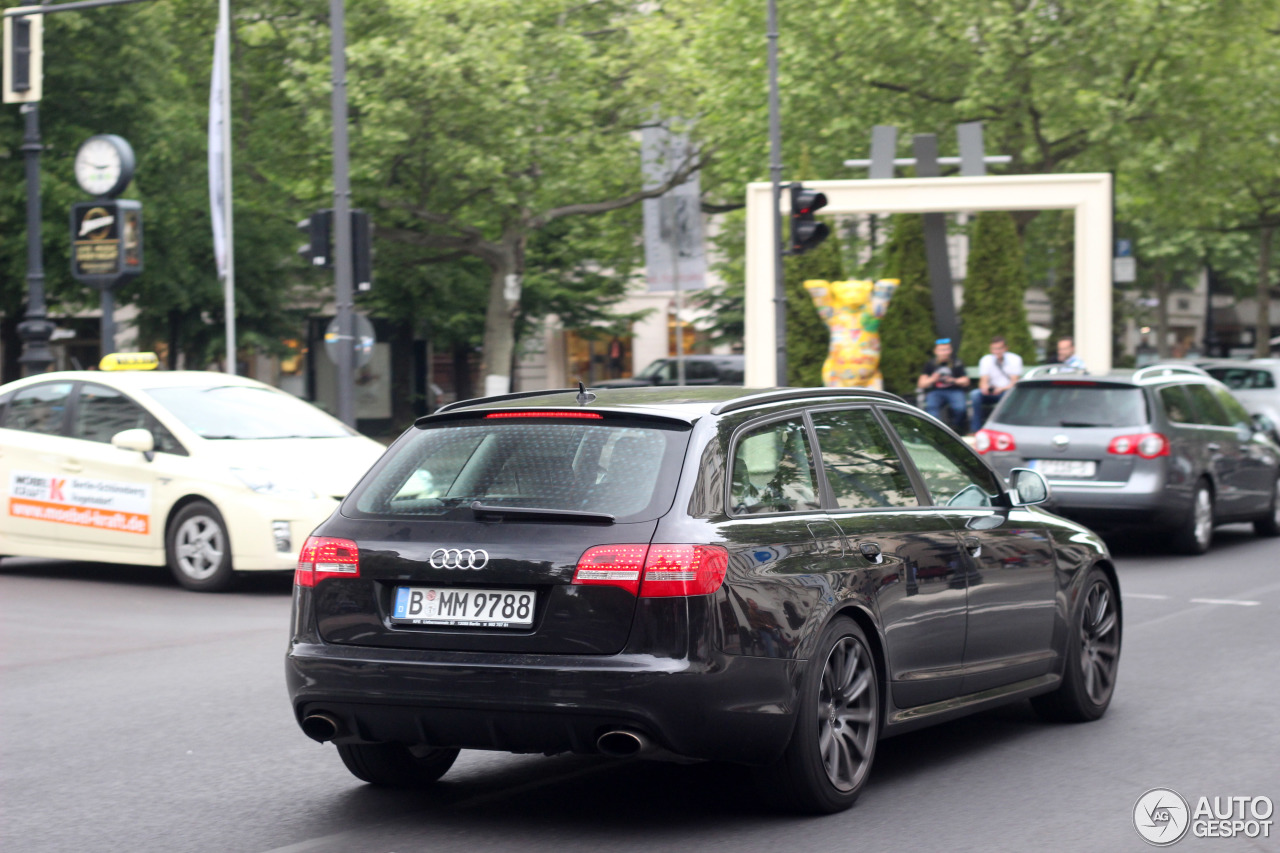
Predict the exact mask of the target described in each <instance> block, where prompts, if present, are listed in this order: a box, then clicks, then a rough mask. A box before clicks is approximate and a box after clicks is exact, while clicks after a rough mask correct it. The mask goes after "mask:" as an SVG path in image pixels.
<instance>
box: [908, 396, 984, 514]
mask: <svg viewBox="0 0 1280 853" xmlns="http://www.w3.org/2000/svg"><path fill="white" fill-rule="evenodd" d="M884 415H885V417H886V418H888V420H889V423H890V424H892V425H893V428H894V429H895V430H896V431H897V433H898V437H899V438H900V439H902V443H903V445H904V446H905V447H906V448H907V454H908V455H909V456H910V457H911V462H912V464H914V465H915V466H916V470H917V471H919V472H920V476H921V478H923V479H924V484H925V487H926V488H928V490H929V495H930V496H931V497H932V499H933V505H934V506H991V501H992V499H993V498H994V497H996V496H997V495H999V494H1000V491H1001V489H1000V482H999V480H997V479H996V476H995V474H993V473H992V472H991V471H990V470H989V469H988V468H987V467H986V466H985V465H983V464H982V462H981V461H980V460H979V459H978V458H977V457H975V456H974V455H973V454H972V453H970V452H969V449H968V448H967V447H965V446H964V445H963V444H962V443H961V442H960V441H958V440H957V439H956V438H954V437H953V436H951V435H950V434H949V433H947V432H946V430H944V429H942V428H941V427H939V426H937V425H936V424H933V423H930V422H929V421H926V420H925V419H924V418H918V417H916V416H915V415H909V414H907V413H905V412H900V411H898V410H896V409H886V410H885V412H884Z"/></svg>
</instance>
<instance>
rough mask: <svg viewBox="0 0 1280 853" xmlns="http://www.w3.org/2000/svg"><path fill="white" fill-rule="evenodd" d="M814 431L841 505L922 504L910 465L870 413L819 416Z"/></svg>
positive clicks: (826, 470)
mask: <svg viewBox="0 0 1280 853" xmlns="http://www.w3.org/2000/svg"><path fill="white" fill-rule="evenodd" d="M813 428H814V431H815V432H816V433H817V434H818V448H819V450H820V451H821V453H822V468H823V471H825V472H826V475H827V484H828V485H830V486H831V492H832V494H833V495H834V496H835V502H836V506H838V507H840V508H841V509H871V508H875V507H886V506H889V507H893V506H918V505H919V503H920V502H919V500H918V499H917V497H916V493H915V489H914V488H912V486H911V478H910V477H909V476H907V471H906V466H904V465H903V464H902V460H901V459H899V458H898V454H897V452H896V451H895V450H894V449H893V445H892V444H891V443H890V442H889V436H888V435H886V434H885V431H884V430H883V429H882V428H881V426H880V423H879V422H878V421H877V420H876V417H875V414H874V413H873V412H872V411H871V410H870V409H847V410H844V411H828V412H814V413H813Z"/></svg>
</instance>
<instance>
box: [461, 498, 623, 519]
mask: <svg viewBox="0 0 1280 853" xmlns="http://www.w3.org/2000/svg"><path fill="white" fill-rule="evenodd" d="M471 511H472V512H474V513H475V514H476V515H478V516H479V515H518V516H520V517H521V518H545V519H547V520H548V521H581V522H585V523H587V524H613V523H614V522H615V521H617V520H618V519H617V516H613V515H609V514H608V513H607V512H579V511H577V510H572V509H547V508H545V507H536V506H493V505H491V504H482V503H480V501H475V502H474V503H472V504H471Z"/></svg>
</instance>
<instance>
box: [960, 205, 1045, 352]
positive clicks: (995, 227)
mask: <svg viewBox="0 0 1280 853" xmlns="http://www.w3.org/2000/svg"><path fill="white" fill-rule="evenodd" d="M1026 294H1027V270H1026V266H1025V264H1024V263H1023V260H1022V239H1021V238H1020V237H1019V236H1018V226H1017V225H1016V224H1015V223H1014V221H1013V216H1011V215H1010V214H1008V213H1005V212H1003V211H987V212H984V213H979V214H978V216H977V218H976V220H975V221H974V224H973V230H972V232H971V237H970V241H969V266H968V270H967V271H966V275H965V279H964V305H963V306H961V308H960V330H961V333H962V339H961V342H960V360H961V361H963V362H964V363H965V364H977V363H978V359H980V358H982V356H983V355H985V354H986V352H987V349H988V346H989V344H990V342H991V339H992V338H993V337H995V336H996V335H1000V336H1003V337H1004V339H1005V342H1006V343H1007V344H1008V345H1009V351H1010V352H1015V353H1017V354H1018V355H1020V356H1022V358H1023V359H1024V360H1025V361H1026V362H1027V363H1028V364H1032V363H1034V361H1035V342H1034V341H1033V340H1032V339H1031V327H1030V326H1029V325H1028V324H1027V308H1026V303H1025V298H1026Z"/></svg>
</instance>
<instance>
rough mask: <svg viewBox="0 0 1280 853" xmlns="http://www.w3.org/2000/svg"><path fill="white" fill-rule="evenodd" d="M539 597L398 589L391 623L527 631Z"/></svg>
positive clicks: (523, 592) (491, 591)
mask: <svg viewBox="0 0 1280 853" xmlns="http://www.w3.org/2000/svg"><path fill="white" fill-rule="evenodd" d="M536 602H537V594H536V593H533V592H530V591H528V590H511V589H475V588H471V587H468V588H465V589H459V588H456V587H454V588H449V587H443V588H442V587H422V586H398V587H396V595H395V600H394V601H393V603H392V608H391V621H392V622H396V623H399V624H407V625H459V626H471V627H487V628H528V627H529V626H531V625H532V624H533V608H534V604H535V603H536Z"/></svg>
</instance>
